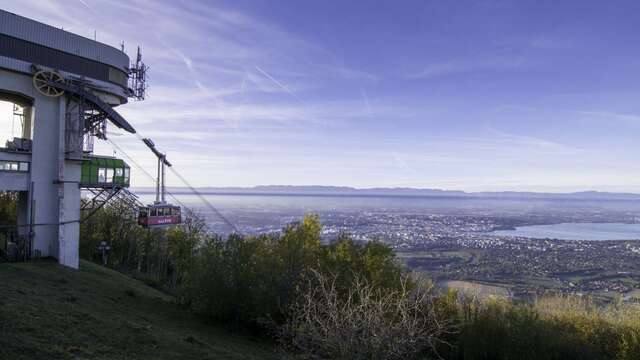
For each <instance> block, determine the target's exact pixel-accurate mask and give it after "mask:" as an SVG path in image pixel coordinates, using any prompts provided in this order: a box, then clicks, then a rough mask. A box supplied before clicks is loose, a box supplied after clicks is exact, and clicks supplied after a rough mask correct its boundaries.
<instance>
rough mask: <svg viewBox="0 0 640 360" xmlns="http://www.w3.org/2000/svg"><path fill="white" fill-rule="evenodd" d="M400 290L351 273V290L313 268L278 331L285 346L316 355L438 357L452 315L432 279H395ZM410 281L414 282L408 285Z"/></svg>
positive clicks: (403, 276)
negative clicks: (443, 311) (442, 309)
mask: <svg viewBox="0 0 640 360" xmlns="http://www.w3.org/2000/svg"><path fill="white" fill-rule="evenodd" d="M396 281H397V282H398V285H399V286H398V290H388V289H385V288H381V287H379V286H376V285H375V283H373V282H371V281H370V280H366V279H364V278H363V277H361V276H360V275H359V274H357V273H356V274H353V283H352V284H351V287H349V289H348V290H346V291H344V292H343V290H341V289H339V288H338V287H339V284H338V277H337V276H336V275H333V276H328V275H325V274H322V273H321V272H319V271H315V270H310V271H309V273H308V278H307V280H306V282H307V283H306V286H304V291H303V292H302V294H301V296H300V297H299V298H298V299H297V301H296V302H295V303H293V304H292V306H291V307H290V310H289V311H290V312H289V320H288V321H287V323H286V324H285V325H284V326H282V327H281V329H280V334H279V335H280V340H281V343H282V344H283V345H284V346H285V348H287V349H289V350H292V351H294V352H298V353H303V354H305V355H306V356H309V357H312V358H329V359H417V358H423V357H424V356H429V355H436V354H437V353H436V349H437V347H438V345H440V344H441V343H442V339H443V337H444V335H445V334H448V333H449V332H451V326H450V323H449V320H448V319H444V318H441V317H440V316H439V314H440V313H439V312H438V311H437V309H436V298H437V296H436V292H435V291H434V286H433V284H432V283H428V282H417V283H416V282H414V281H410V280H409V277H408V275H402V276H401V277H399V278H397V279H396ZM410 284H411V285H410Z"/></svg>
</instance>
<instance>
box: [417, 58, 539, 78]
mask: <svg viewBox="0 0 640 360" xmlns="http://www.w3.org/2000/svg"><path fill="white" fill-rule="evenodd" d="M526 64H527V61H526V60H525V59H524V58H522V57H517V56H504V57H496V58H474V57H470V58H466V59H452V60H448V61H443V62H434V63H431V64H427V65H426V66H425V67H424V68H423V69H422V70H420V71H418V72H415V73H411V74H408V77H409V78H412V79H431V78H436V77H440V76H445V75H451V74H460V73H468V72H474V71H487V70H504V69H517V68H521V67H523V66H525V65H526Z"/></svg>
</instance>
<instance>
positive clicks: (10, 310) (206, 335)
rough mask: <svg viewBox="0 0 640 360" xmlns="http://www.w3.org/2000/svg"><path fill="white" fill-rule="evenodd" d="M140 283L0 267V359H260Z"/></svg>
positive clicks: (40, 266) (43, 267)
mask: <svg viewBox="0 0 640 360" xmlns="http://www.w3.org/2000/svg"><path fill="white" fill-rule="evenodd" d="M273 357H274V355H273V353H272V351H271V349H270V347H269V346H267V345H265V344H261V343H259V342H257V341H252V340H251V339H248V338H246V337H240V336H232V335H230V334H228V333H226V332H225V331H224V330H221V329H219V328H215V327H211V326H207V325H205V324H203V323H201V322H200V321H198V320H197V319H195V318H194V317H193V316H192V315H190V314H189V313H187V312H185V311H183V310H181V309H180V308H179V307H178V306H177V305H176V304H174V303H173V302H172V299H171V298H170V297H168V296H166V295H164V294H162V293H160V292H158V291H156V290H155V289H152V288H150V287H148V286H146V285H144V284H143V283H141V282H139V281H136V280H133V279H131V278H128V277H126V276H124V275H122V274H120V273H117V272H114V271H111V270H107V269H105V268H102V267H99V266H96V265H94V264H91V263H88V262H82V263H81V266H80V271H74V270H70V269H67V268H64V267H62V266H59V265H57V264H56V263H54V262H52V261H42V262H34V263H29V264H0V359H15V360H18V359H265V358H273Z"/></svg>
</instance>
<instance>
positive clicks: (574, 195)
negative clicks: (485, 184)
mask: <svg viewBox="0 0 640 360" xmlns="http://www.w3.org/2000/svg"><path fill="white" fill-rule="evenodd" d="M196 189H197V190H198V192H200V193H201V194H210V195H308V196H314V195H315V196H331V195H334V196H418V197H419V196H425V197H462V198H504V199H513V198H519V199H526V198H529V199H542V198H545V199H549V198H550V199H585V200H605V199H606V200H640V194H635V193H628V192H620V193H618V192H604V191H595V190H590V191H577V192H566V193H550V192H534V191H479V192H467V191H462V190H445V189H430V188H411V187H389V188H385V187H373V188H355V187H349V186H326V185H258V186H252V187H199V188H196ZM133 190H134V191H135V192H137V193H141V194H148V193H154V192H155V188H148V187H139V188H134V189H133ZM167 191H169V192H171V193H174V194H186V193H191V190H190V189H189V188H187V187H168V188H167Z"/></svg>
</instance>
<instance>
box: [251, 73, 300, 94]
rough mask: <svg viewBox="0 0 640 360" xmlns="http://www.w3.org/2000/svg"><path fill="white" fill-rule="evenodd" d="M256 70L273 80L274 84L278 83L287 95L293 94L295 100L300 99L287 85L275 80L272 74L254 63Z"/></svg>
mask: <svg viewBox="0 0 640 360" xmlns="http://www.w3.org/2000/svg"><path fill="white" fill-rule="evenodd" d="M256 70H258V71H259V72H260V73H261V74H262V75H264V77H266V78H267V79H269V80H271V81H273V83H274V84H276V85H278V87H280V88H281V89H282V90H284V91H286V92H287V93H288V94H289V95H291V96H293V97H294V98H295V99H296V100H298V101H301V100H300V98H299V97H298V96H297V95H296V94H294V93H293V91H291V90H289V88H288V87H286V86H284V84H282V83H281V82H279V81H278V80H276V79H275V78H274V77H273V76H271V75H269V74H267V72H266V71H264V70H262V69H261V68H260V67H259V66H258V65H256Z"/></svg>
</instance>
